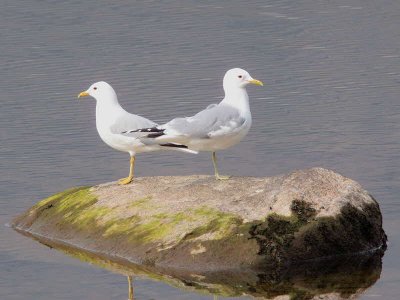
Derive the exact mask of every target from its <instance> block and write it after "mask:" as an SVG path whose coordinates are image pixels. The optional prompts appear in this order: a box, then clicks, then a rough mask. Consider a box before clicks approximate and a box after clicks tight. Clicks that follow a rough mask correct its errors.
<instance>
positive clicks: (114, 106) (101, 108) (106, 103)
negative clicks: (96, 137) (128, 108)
mask: <svg viewBox="0 0 400 300" xmlns="http://www.w3.org/2000/svg"><path fill="white" fill-rule="evenodd" d="M122 111H123V108H122V107H121V106H120V105H119V102H118V98H117V95H116V94H115V92H114V91H110V92H108V93H105V94H104V95H99V96H98V97H97V98H96V123H97V126H100V124H103V125H109V124H112V123H114V122H115V118H116V117H117V116H118V115H119V114H120V113H121V112H122Z"/></svg>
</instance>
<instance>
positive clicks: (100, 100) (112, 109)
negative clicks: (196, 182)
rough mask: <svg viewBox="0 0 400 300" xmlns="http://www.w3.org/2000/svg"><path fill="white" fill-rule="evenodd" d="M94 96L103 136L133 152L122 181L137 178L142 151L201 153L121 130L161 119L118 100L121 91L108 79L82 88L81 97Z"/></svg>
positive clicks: (98, 125)
mask: <svg viewBox="0 0 400 300" xmlns="http://www.w3.org/2000/svg"><path fill="white" fill-rule="evenodd" d="M86 96H92V97H93V98H94V99H96V128H97V132H98V133H99V135H100V138H101V139H102V140H103V142H104V143H106V144H107V145H108V146H110V147H112V148H114V149H116V150H119V151H123V152H128V153H129V155H130V168H129V175H128V177H125V178H122V179H120V180H119V181H118V183H119V184H128V183H130V182H131V181H132V179H133V176H134V175H133V174H134V164H135V155H136V154H137V153H142V152H150V151H157V150H161V149H171V150H178V151H183V152H189V153H197V152H196V151H194V150H189V149H187V148H188V147H187V146H185V145H180V144H177V143H169V142H166V143H154V142H151V141H144V140H143V141H142V140H140V139H139V137H140V136H143V133H136V134H133V135H130V136H126V135H123V134H121V132H122V131H124V130H127V129H133V128H136V129H139V128H144V127H155V126H157V123H155V122H153V121H150V120H148V119H146V118H143V117H141V116H138V115H134V114H131V113H128V112H127V111H126V110H125V109H123V108H122V107H121V105H120V104H119V102H118V98H117V94H116V93H115V91H114V89H113V88H112V86H111V85H109V84H108V83H107V82H104V81H99V82H96V83H94V84H92V85H91V86H90V87H89V88H88V89H87V90H86V91H84V92H81V93H80V94H79V95H78V98H81V97H86Z"/></svg>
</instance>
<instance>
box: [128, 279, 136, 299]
mask: <svg viewBox="0 0 400 300" xmlns="http://www.w3.org/2000/svg"><path fill="white" fill-rule="evenodd" d="M126 277H127V278H128V300H134V298H133V284H132V276H130V275H128V276H126Z"/></svg>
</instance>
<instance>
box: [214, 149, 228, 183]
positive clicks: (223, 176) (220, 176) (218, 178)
mask: <svg viewBox="0 0 400 300" xmlns="http://www.w3.org/2000/svg"><path fill="white" fill-rule="evenodd" d="M212 161H213V165H214V172H215V179H217V180H226V179H229V178H231V176H225V175H219V173H218V166H217V154H216V153H215V151H214V152H213V153H212Z"/></svg>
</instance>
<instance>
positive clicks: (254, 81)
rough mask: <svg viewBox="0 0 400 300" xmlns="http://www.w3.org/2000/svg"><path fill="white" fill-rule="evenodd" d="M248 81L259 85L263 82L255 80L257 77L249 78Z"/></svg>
mask: <svg viewBox="0 0 400 300" xmlns="http://www.w3.org/2000/svg"><path fill="white" fill-rule="evenodd" d="M249 83H252V84H255V85H259V86H263V85H264V83H262V81H260V80H257V79H251V80H249Z"/></svg>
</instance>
